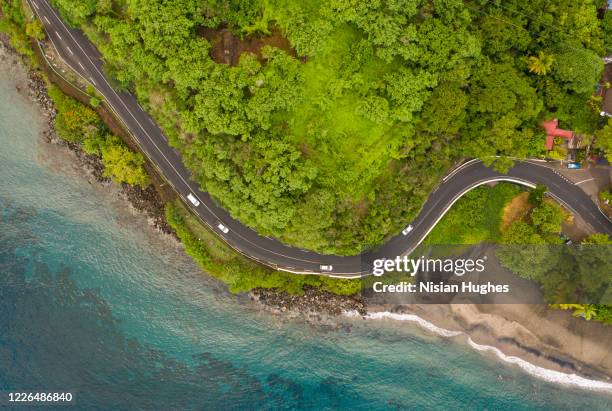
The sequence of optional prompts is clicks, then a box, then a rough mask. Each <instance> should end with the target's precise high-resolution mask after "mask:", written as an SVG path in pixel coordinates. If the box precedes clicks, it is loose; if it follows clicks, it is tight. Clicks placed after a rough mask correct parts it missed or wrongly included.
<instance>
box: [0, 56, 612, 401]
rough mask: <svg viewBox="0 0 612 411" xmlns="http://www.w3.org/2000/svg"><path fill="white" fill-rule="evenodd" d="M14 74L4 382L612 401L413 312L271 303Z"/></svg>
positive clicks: (1, 88) (327, 397) (194, 395)
mask: <svg viewBox="0 0 612 411" xmlns="http://www.w3.org/2000/svg"><path fill="white" fill-rule="evenodd" d="M2 70H4V72H3V71H2ZM6 70H7V68H6V67H4V66H2V65H0V391H11V390H14V391H37V390H44V391H69V392H72V393H73V395H74V398H75V401H76V406H75V409H83V410H88V409H91V410H124V409H125V410H127V409H143V410H182V409H187V410H191V409H194V410H196V409H198V410H199V409H279V408H289V409H368V410H376V409H422V410H437V409H439V410H451V409H452V410H455V409H488V410H532V409H537V410H562V409H580V410H584V409H589V410H606V409H608V410H609V409H612V396H611V395H610V394H606V393H601V392H594V391H590V390H585V389H582V388H578V387H573V386H562V385H558V384H554V383H551V382H549V381H545V380H543V379H542V378H536V377H534V376H532V375H529V374H528V373H526V372H525V371H524V370H523V369H522V368H520V367H518V366H516V365H512V364H506V363H504V362H501V361H500V360H499V358H497V357H496V356H495V355H493V354H492V353H487V352H478V351H476V350H474V349H473V348H472V347H470V346H469V345H467V344H465V343H461V342H458V341H454V340H453V339H452V338H444V337H441V336H438V335H436V334H434V333H431V332H429V331H426V330H423V329H422V328H419V327H417V326H416V325H413V324H412V323H410V322H401V321H390V320H368V321H364V320H362V319H358V318H352V317H346V318H340V319H337V320H334V321H333V322H329V323H324V324H308V323H306V322H304V321H301V320H296V319H294V320H291V319H288V318H286V317H283V316H274V315H271V314H268V313H264V312H260V311H259V310H258V309H257V307H256V306H254V305H253V304H252V303H251V302H250V301H249V300H248V299H247V298H245V297H244V296H242V297H241V296H235V295H232V294H230V293H228V292H227V291H226V289H225V287H223V285H221V284H219V283H218V282H216V281H215V280H213V279H210V278H208V277H206V276H205V275H203V274H202V273H201V272H200V271H199V270H198V268H197V267H196V266H195V265H194V264H193V262H192V261H191V260H190V259H189V258H187V257H185V256H184V254H183V253H182V252H181V250H180V247H178V246H177V245H176V244H175V243H174V242H173V241H172V240H170V239H168V238H165V237H163V236H160V235H159V234H157V233H156V232H155V231H153V230H152V229H151V228H150V227H149V226H148V225H147V222H146V221H145V219H144V218H143V217H141V216H138V215H134V214H132V213H131V212H130V211H129V209H128V208H127V206H126V204H125V203H124V202H123V201H122V200H120V199H118V197H117V195H116V193H115V189H114V188H113V187H101V186H100V185H97V184H89V183H88V181H87V178H85V177H83V176H82V173H81V172H80V171H79V169H78V167H76V166H75V165H74V162H73V160H72V157H71V155H70V154H69V153H66V152H65V151H64V150H63V149H61V148H58V147H55V146H51V145H49V144H46V143H44V142H42V141H41V140H40V132H41V129H42V126H43V122H42V119H41V116H40V113H39V112H38V109H37V108H36V107H34V106H33V105H32V104H31V102H29V101H28V99H27V97H24V96H22V95H20V94H19V93H18V92H17V91H16V90H15V81H16V80H15V79H14V78H13V77H14V75H13V74H11V75H6ZM0 408H1V406H0ZM58 409H60V408H58Z"/></svg>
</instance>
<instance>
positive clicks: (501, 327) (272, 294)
mask: <svg viewBox="0 0 612 411" xmlns="http://www.w3.org/2000/svg"><path fill="white" fill-rule="evenodd" d="M0 59H2V60H7V59H13V60H14V62H15V63H16V64H18V65H19V66H21V68H22V69H23V70H25V72H26V75H27V78H28V82H27V85H26V88H27V90H23V89H20V88H19V87H18V91H19V92H21V93H27V94H28V96H29V97H30V99H31V100H32V102H33V103H34V104H37V105H38V106H39V107H40V109H41V111H42V113H43V115H44V116H45V122H46V125H45V130H44V131H43V133H42V139H43V141H45V142H47V143H50V144H56V145H59V146H63V147H66V148H67V149H69V150H70V151H71V152H73V153H74V154H75V159H76V161H77V163H78V165H79V166H80V167H81V168H82V169H83V170H84V172H85V173H86V174H87V175H88V177H89V178H90V179H92V180H94V181H95V182H97V183H99V184H106V185H107V184H111V183H110V180H109V179H108V178H106V177H104V176H103V175H102V171H103V169H104V166H103V164H102V163H101V160H100V158H97V157H95V156H89V155H87V154H86V153H84V152H83V150H81V149H80V147H79V146H78V145H75V144H71V143H67V142H65V141H63V140H61V139H60V138H59V137H58V136H57V135H56V134H55V132H54V128H53V120H54V118H55V115H56V112H55V109H54V107H53V103H52V101H51V100H50V98H49V97H48V96H47V93H46V86H45V84H44V82H43V80H42V79H41V78H40V77H39V76H38V75H37V74H36V73H34V72H33V71H32V70H30V69H29V68H28V67H27V66H25V64H23V62H22V59H21V57H20V56H18V54H17V53H16V52H15V51H14V50H13V49H12V48H11V47H10V46H9V45H7V43H6V38H5V36H4V35H1V34H0ZM8 63H9V64H13V63H12V62H10V61H9V62H8ZM117 188H118V192H119V193H120V196H121V197H122V198H124V199H125V200H126V201H127V202H128V204H129V205H130V207H133V208H134V209H135V210H137V211H139V212H142V213H143V214H144V215H146V216H147V218H148V219H149V222H150V223H151V225H153V226H154V227H155V228H156V229H157V230H158V231H159V232H161V233H165V234H172V230H171V229H169V227H168V226H167V223H166V221H165V218H164V215H163V204H164V203H163V200H162V198H161V197H160V195H159V193H158V192H157V190H156V189H155V187H154V185H150V186H149V187H148V189H147V190H142V189H139V188H138V187H130V186H127V185H125V184H121V185H119V184H117ZM249 295H250V297H251V300H253V301H255V302H256V304H258V305H259V306H261V307H262V309H265V310H267V311H269V312H271V313H272V314H282V315H295V316H300V317H306V318H309V319H314V320H320V318H321V316H322V315H323V316H324V315H333V316H340V315H343V314H346V313H352V312H355V313H357V314H349V315H351V316H361V317H362V318H376V316H381V317H385V316H386V317H388V318H393V316H394V315H400V316H401V315H414V317H404V318H406V319H408V318H410V319H409V320H407V321H412V322H417V323H419V324H420V325H421V326H422V327H424V328H427V329H429V330H430V331H433V332H435V333H438V334H441V335H443V336H445V337H456V336H459V335H462V334H463V335H466V336H467V337H468V338H469V341H471V343H470V344H471V345H472V344H473V345H472V348H474V349H477V350H479V351H491V350H497V351H493V352H494V353H496V355H497V356H498V358H499V359H501V360H503V361H505V360H504V357H503V356H506V357H507V358H517V359H518V360H520V361H523V362H525V363H527V364H532V365H533V366H534V367H539V368H540V369H547V370H551V372H563V373H565V374H567V373H568V372H573V373H580V374H581V375H588V376H589V377H591V378H594V379H599V380H601V378H605V379H606V380H607V381H611V387H612V378H611V376H612V359H609V360H608V365H606V366H605V367H604V368H603V369H601V367H596V366H595V364H589V361H583V360H585V359H586V358H584V359H576V358H573V357H568V356H569V353H564V352H562V351H559V352H556V353H555V352H553V350H551V348H552V345H550V344H548V345H549V347H547V346H546V345H547V344H546V343H545V342H544V341H540V343H541V345H542V346H540V347H538V345H537V344H531V345H530V343H534V342H537V338H536V339H535V340H534V339H529V338H526V337H528V336H529V334H530V333H529V332H527V331H525V332H524V335H523V334H519V337H517V336H512V338H511V339H510V338H509V337H507V336H506V337H503V336H501V335H502V334H503V332H504V331H505V332H508V331H509V330H510V329H512V327H510V325H512V324H514V325H515V328H514V329H513V330H516V329H517V328H516V324H518V326H519V327H523V328H526V327H524V326H523V325H522V324H521V323H520V322H518V321H517V320H516V319H514V320H512V319H508V318H505V317H504V316H503V314H499V312H498V313H493V314H491V313H489V315H490V316H491V317H489V318H488V320H487V321H488V322H487V321H485V320H484V319H479V318H478V315H479V313H480V311H478V307H476V306H470V305H465V306H462V307H464V308H462V309H458V310H454V309H453V308H452V307H451V306H443V307H444V308H445V309H440V308H438V309H434V307H435V306H433V305H424V306H418V305H415V306H410V307H402V308H401V312H400V311H399V310H398V312H388V311H386V309H385V308H384V307H376V306H368V305H367V302H366V301H364V299H363V298H361V297H347V296H339V295H335V294H331V293H328V292H324V291H320V290H316V289H306V290H305V293H304V295H303V296H294V295H289V294H288V293H285V292H281V291H277V290H269V289H256V290H252V291H251V292H250V293H249ZM425 307H427V309H425ZM470 307H471V308H470ZM474 310H476V311H474ZM548 311H552V310H548ZM384 312H388V313H389V314H390V315H391V316H389V315H385V314H380V313H384ZM377 313H379V314H377ZM558 314H563V315H565V316H567V317H570V318H572V317H571V316H569V315H568V314H567V313H558ZM483 315H486V313H485V314H483ZM372 316H374V317H372ZM557 317H558V318H560V317H559V316H557ZM417 318H419V319H421V320H422V321H420V320H418V319H417ZM573 320H576V321H579V320H578V319H573ZM404 321H406V320H404ZM534 322H535V323H537V318H536V319H535V320H534ZM582 323H585V324H586V321H582ZM426 324H430V325H426ZM590 325H591V324H586V325H585V326H584V327H589V326H590ZM608 328H609V330H608V331H607V335H608V336H610V340H612V327H608ZM565 331H566V332H567V333H568V335H569V333H570V331H569V330H565ZM457 333H459V334H457ZM532 333H533V332H532ZM503 338H505V340H504V339H503ZM521 338H522V339H521ZM578 338H582V339H584V338H585V337H584V336H582V337H578ZM475 341H477V342H475ZM583 342H584V341H583ZM488 347H490V348H488ZM588 348H589V347H587V349H588ZM569 351H571V350H569ZM582 351H586V349H584V348H583V350H582ZM497 352H499V353H502V354H501V355H499V354H498V353H497ZM508 356H511V357H508ZM608 357H609V356H608ZM525 358H526V359H525ZM554 358H557V359H558V361H554V360H553V359H554ZM586 360H588V359H586ZM604 360H605V359H604ZM515 363H516V362H515ZM521 368H523V367H521ZM527 368H528V367H527ZM526 371H527V370H526ZM527 372H529V371H527ZM579 378H582V377H579ZM606 384H607V382H606ZM583 388H584V387H583ZM611 391H612V388H611Z"/></svg>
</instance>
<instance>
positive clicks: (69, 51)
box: [66, 46, 74, 56]
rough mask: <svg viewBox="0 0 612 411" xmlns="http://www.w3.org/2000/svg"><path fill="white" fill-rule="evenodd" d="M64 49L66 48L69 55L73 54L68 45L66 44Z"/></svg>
mask: <svg viewBox="0 0 612 411" xmlns="http://www.w3.org/2000/svg"><path fill="white" fill-rule="evenodd" d="M66 50H68V53H70V55H71V56H74V53H73V52H72V49H71V48H70V47H68V46H66Z"/></svg>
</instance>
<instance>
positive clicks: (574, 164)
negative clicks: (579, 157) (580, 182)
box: [567, 162, 582, 169]
mask: <svg viewBox="0 0 612 411" xmlns="http://www.w3.org/2000/svg"><path fill="white" fill-rule="evenodd" d="M567 168H571V169H578V168H582V166H581V165H580V163H575V162H574V163H567Z"/></svg>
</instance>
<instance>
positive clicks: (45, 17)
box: [43, 16, 51, 24]
mask: <svg viewBox="0 0 612 411" xmlns="http://www.w3.org/2000/svg"><path fill="white" fill-rule="evenodd" d="M43 18H44V19H45V21H46V22H47V24H51V22H50V21H49V19H48V18H47V16H44V17H43Z"/></svg>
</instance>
